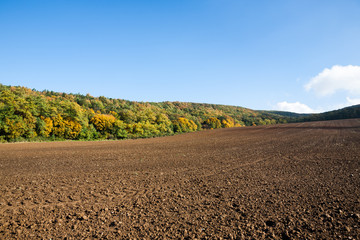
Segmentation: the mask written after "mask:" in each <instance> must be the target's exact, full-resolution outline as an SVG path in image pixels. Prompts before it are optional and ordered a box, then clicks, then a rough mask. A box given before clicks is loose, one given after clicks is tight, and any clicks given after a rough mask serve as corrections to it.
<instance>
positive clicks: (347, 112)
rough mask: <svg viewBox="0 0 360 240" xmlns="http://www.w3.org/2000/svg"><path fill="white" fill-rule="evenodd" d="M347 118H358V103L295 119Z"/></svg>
mask: <svg viewBox="0 0 360 240" xmlns="http://www.w3.org/2000/svg"><path fill="white" fill-rule="evenodd" d="M348 118H360V104H359V105H354V106H350V107H346V108H342V109H338V110H334V111H329V112H324V113H319V114H311V115H308V116H303V117H300V118H298V119H297V121H324V120H336V119H348Z"/></svg>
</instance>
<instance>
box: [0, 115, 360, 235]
mask: <svg viewBox="0 0 360 240" xmlns="http://www.w3.org/2000/svg"><path fill="white" fill-rule="evenodd" d="M0 194H1V195H0V239H13V238H17V239H38V238H40V239H50V238H51V239H84V238H89V239H94V238H101V239H154V238H160V239H168V238H180V239H181V238H184V239H195V238H198V239H221V238H223V239H263V238H266V239H360V203H359V200H360V119H353V120H341V121H328V122H312V123H298V124H284V125H276V126H265V127H248V128H232V129H221V130H213V131H203V132H196V133H190V134H183V135H177V136H172V137H163V138H154V139H141V140H126V141H104V142H53V143H17V144H2V145H0Z"/></svg>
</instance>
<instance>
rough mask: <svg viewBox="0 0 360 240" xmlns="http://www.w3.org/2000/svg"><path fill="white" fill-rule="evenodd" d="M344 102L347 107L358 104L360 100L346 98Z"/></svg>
mask: <svg viewBox="0 0 360 240" xmlns="http://www.w3.org/2000/svg"><path fill="white" fill-rule="evenodd" d="M346 101H347V103H348V106H352V105H357V104H360V98H349V97H347V98H346Z"/></svg>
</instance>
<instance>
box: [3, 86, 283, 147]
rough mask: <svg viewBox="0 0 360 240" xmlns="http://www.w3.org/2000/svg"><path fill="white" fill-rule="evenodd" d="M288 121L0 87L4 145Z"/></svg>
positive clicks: (233, 110) (241, 111)
mask: <svg viewBox="0 0 360 240" xmlns="http://www.w3.org/2000/svg"><path fill="white" fill-rule="evenodd" d="M287 119H288V118H287V117H285V116H281V115H278V114H274V113H270V112H259V111H253V110H250V109H246V108H242V107H235V106H225V105H214V104H199V103H184V102H161V103H151V102H133V101H127V100H122V99H111V98H106V97H92V96H91V95H89V94H87V95H81V94H67V93H58V92H53V91H47V90H44V91H36V90H34V89H33V90H31V89H29V88H25V87H14V86H5V85H1V84H0V141H2V142H7V141H31V140H35V141H41V140H62V139H78V140H81V139H83V140H93V139H123V138H145V137H154V136H164V135H172V134H175V133H182V132H192V131H199V130H202V129H214V128H227V127H241V126H252V125H265V124H275V123H284V122H286V121H287Z"/></svg>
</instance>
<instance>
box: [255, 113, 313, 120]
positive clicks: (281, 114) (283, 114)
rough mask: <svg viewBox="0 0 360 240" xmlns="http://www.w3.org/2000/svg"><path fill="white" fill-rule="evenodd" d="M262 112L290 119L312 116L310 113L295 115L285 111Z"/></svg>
mask: <svg viewBox="0 0 360 240" xmlns="http://www.w3.org/2000/svg"><path fill="white" fill-rule="evenodd" d="M260 112H268V113H271V114H276V115H280V116H284V117H290V118H299V117H306V116H309V115H311V114H308V113H294V112H284V111H260Z"/></svg>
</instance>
